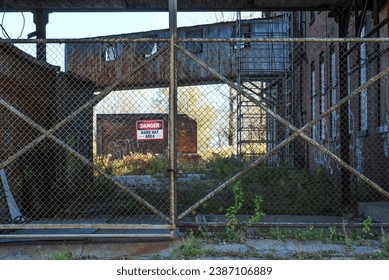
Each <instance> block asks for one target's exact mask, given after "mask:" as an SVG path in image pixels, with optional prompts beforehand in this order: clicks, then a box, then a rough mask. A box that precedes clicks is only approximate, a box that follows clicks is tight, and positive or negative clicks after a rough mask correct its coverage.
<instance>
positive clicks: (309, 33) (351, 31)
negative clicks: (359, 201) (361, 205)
mask: <svg viewBox="0 0 389 280" xmlns="http://www.w3.org/2000/svg"><path fill="white" fill-rule="evenodd" d="M388 15H389V1H387V2H386V5H384V6H383V7H382V8H381V10H380V11H379V16H380V18H381V19H384V18H385V17H387V16H388ZM303 18H304V19H305V22H306V25H305V29H304V31H302V30H300V32H302V34H299V35H301V36H303V37H308V38H310V37H318V36H320V37H323V36H325V37H330V38H331V37H332V38H334V37H335V38H336V37H338V36H339V33H338V24H337V23H336V22H335V20H334V19H333V18H331V17H329V14H328V13H327V12H321V13H318V12H306V13H305V15H304V17H303ZM372 21H373V16H372V14H368V15H367V17H366V22H365V24H364V25H362V26H363V34H360V36H361V37H363V35H364V34H365V35H366V34H368V33H369V31H370V30H371V29H372V27H373V26H374V23H373V22H372ZM388 30H389V27H388V25H387V24H386V25H384V26H383V27H382V28H381V29H379V32H378V33H375V34H373V35H372V36H377V37H384V38H385V37H387V36H388ZM299 35H297V36H299ZM355 36H356V30H355V25H354V24H351V23H350V26H349V28H348V37H355ZM347 50H348V53H347V63H345V64H343V65H341V64H340V62H339V59H340V53H339V44H338V43H333V44H331V45H330V44H315V43H308V44H307V46H306V51H305V55H304V57H303V58H304V60H306V62H304V63H302V64H301V66H300V67H301V72H302V73H309V75H305V77H300V78H297V79H296V80H295V83H296V84H301V89H302V91H301V92H302V96H301V97H300V98H301V101H302V106H301V112H304V114H303V116H304V120H303V123H307V122H308V121H310V120H311V119H313V118H314V117H315V116H314V115H313V114H314V113H315V115H316V116H318V115H319V114H320V113H321V111H322V108H321V106H322V105H321V104H322V100H323V101H324V107H325V110H326V109H328V108H329V107H330V106H331V105H332V100H331V89H332V88H334V90H335V91H336V101H339V99H340V86H341V85H340V79H339V77H340V75H346V76H345V77H346V81H348V93H350V92H352V91H354V90H355V89H357V88H358V87H359V86H360V85H361V84H363V83H364V82H365V81H363V79H364V78H363V77H362V76H361V75H362V74H361V73H362V72H363V71H366V78H365V79H366V80H369V79H370V78H372V77H373V76H375V75H376V74H378V72H380V71H382V70H383V69H385V68H387V67H388V61H389V55H388V44H382V43H380V44H378V43H366V44H360V43H357V44H355V43H349V44H348V47H347ZM362 52H364V53H365V54H363V53H362ZM332 54H334V56H333V59H335V66H334V70H333V69H331V67H332V63H333V61H332ZM361 56H366V57H365V58H363V57H362V58H361ZM321 64H323V65H324V67H323V69H324V74H321V72H322V71H323V69H321ZM296 69H297V68H296ZM332 71H335V72H334V73H335V77H336V84H335V87H334V85H333V84H331V83H332V78H331V73H332ZM312 75H314V76H315V77H314V78H313V77H312ZM307 77H308V78H307ZM323 78H324V93H323V92H322V89H321V80H322V79H323ZM312 86H313V87H314V88H315V96H314V97H312ZM388 95H389V91H388V79H387V77H386V78H384V79H382V80H381V81H380V82H379V83H376V84H375V85H373V86H371V87H369V88H368V89H367V92H366V99H362V97H361V94H360V95H359V96H358V97H355V98H353V99H352V100H351V101H350V103H349V107H348V108H349V109H348V122H347V123H343V124H341V123H340V121H339V120H340V110H337V111H336V114H335V116H332V115H329V116H328V117H326V118H325V120H324V121H323V122H319V123H318V124H317V125H316V128H315V129H313V130H311V131H310V132H309V133H310V134H312V137H313V138H314V139H315V140H316V141H318V142H319V143H321V144H322V145H323V146H325V147H326V148H328V149H329V150H331V151H332V152H334V153H335V154H336V155H338V156H339V155H340V135H339V133H340V126H341V125H347V126H348V131H349V135H348V137H349V143H348V144H349V160H350V164H351V165H352V166H353V167H354V168H356V169H357V170H358V171H360V172H362V173H363V174H364V175H366V176H367V177H368V178H370V179H372V180H373V181H375V182H376V183H378V184H379V185H381V186H382V187H385V188H389V183H388V182H387V172H388V170H389V153H388V147H389V146H388V145H389V137H388V135H389V134H388V133H389V131H388V122H389V121H388V120H389V117H388V119H386V118H387V117H386V116H387V115H388V116H389V107H388V105H387V104H388V103H389V101H388V100H389V97H388ZM322 96H324V97H322ZM322 98H324V99H322ZM313 99H314V100H313ZM313 102H315V103H313ZM313 104H314V105H313ZM363 104H365V105H363ZM363 106H365V108H363ZM363 111H365V116H364V115H362V114H363ZM322 132H323V134H322ZM306 164H307V167H308V168H310V169H317V168H323V169H324V170H327V171H330V173H331V174H332V175H334V176H336V174H339V172H340V166H339V164H337V163H335V162H334V161H333V160H330V159H329V158H328V157H327V156H325V155H323V154H322V153H321V152H319V151H318V150H317V149H315V148H313V147H312V146H310V147H309V152H308V154H307V156H306Z"/></svg>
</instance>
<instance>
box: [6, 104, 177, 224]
mask: <svg viewBox="0 0 389 280" xmlns="http://www.w3.org/2000/svg"><path fill="white" fill-rule="evenodd" d="M0 104H1V105H3V106H4V107H5V108H7V109H8V110H9V111H11V112H12V113H13V114H15V115H16V116H17V117H19V118H21V119H22V120H24V121H25V122H26V123H27V124H29V125H30V126H32V127H33V128H35V129H37V130H38V131H39V132H41V133H42V134H43V135H44V136H45V137H47V138H49V139H50V140H52V141H54V142H55V143H57V144H58V145H60V146H61V147H62V148H63V149H65V150H66V151H67V152H68V153H69V154H71V155H73V156H75V157H77V158H78V159H79V160H80V161H82V162H83V163H84V164H86V165H87V166H89V167H91V168H93V169H94V170H96V171H97V172H99V173H100V174H101V175H103V176H104V177H105V178H107V179H109V180H112V181H113V183H114V184H115V185H116V186H117V187H118V188H120V189H122V190H123V191H125V192H127V193H128V194H130V195H131V196H132V197H133V198H134V199H135V200H137V201H138V202H139V203H141V204H143V205H144V206H146V207H147V208H149V209H150V210H151V211H153V212H154V213H155V214H157V215H158V216H159V217H161V218H162V219H164V220H166V221H170V218H169V217H167V216H166V215H165V214H163V213H162V212H161V211H159V210H158V209H156V208H155V207H154V206H153V205H151V204H150V203H148V202H147V201H146V200H144V199H143V198H142V197H140V196H139V195H137V194H136V193H134V192H133V191H131V190H130V189H129V188H127V187H125V186H124V185H122V184H121V183H119V182H118V181H116V180H114V179H113V178H112V176H111V175H110V174H108V173H107V172H106V171H105V170H103V169H102V168H100V167H98V166H97V165H95V164H94V163H93V162H91V161H90V160H88V159H87V158H86V157H84V156H83V155H81V154H79V153H78V152H77V151H76V150H74V149H73V148H71V147H69V146H68V145H67V144H66V143H65V142H63V141H62V140H60V139H58V138H57V137H55V136H54V135H53V134H52V133H50V132H49V131H48V130H46V129H45V128H43V127H42V126H40V125H39V124H37V123H36V122H35V121H33V120H32V119H30V118H29V117H27V116H25V115H24V114H23V113H21V112H20V111H18V110H17V109H16V108H14V107H13V106H12V105H11V104H9V103H8V102H6V101H4V100H3V99H0Z"/></svg>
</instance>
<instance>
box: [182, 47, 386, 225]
mask: <svg viewBox="0 0 389 280" xmlns="http://www.w3.org/2000/svg"><path fill="white" fill-rule="evenodd" d="M176 48H177V49H179V50H180V51H181V52H183V53H184V54H186V55H187V56H189V57H190V58H192V59H193V60H194V61H195V62H197V63H198V64H199V65H200V66H202V67H203V68H205V69H206V70H208V71H210V72H211V73H212V74H213V75H215V76H216V77H217V78H218V79H220V80H221V81H223V82H224V83H226V84H227V85H229V86H230V87H232V88H234V89H235V90H236V91H239V92H241V93H242V95H244V96H245V97H246V98H248V99H249V100H250V101H252V102H253V103H255V104H257V105H258V106H260V107H261V108H262V109H263V110H264V111H266V112H267V113H269V114H270V115H271V116H272V117H274V118H275V119H276V120H278V121H279V122H281V123H282V124H284V125H285V126H287V127H288V128H290V129H291V130H293V131H295V132H294V133H293V134H292V135H291V136H290V137H289V138H287V139H286V140H284V141H282V142H281V143H280V144H279V145H277V146H276V147H275V148H274V149H273V150H271V151H270V152H268V153H266V154H265V155H262V156H260V157H259V158H258V159H257V160H255V161H254V162H253V163H251V164H250V165H248V166H247V167H246V168H244V169H243V170H242V171H240V172H239V173H237V174H236V175H235V176H233V177H231V178H230V179H228V180H227V181H226V182H224V183H223V184H221V185H220V186H219V187H217V188H216V189H215V190H214V191H213V192H211V193H210V194H208V195H207V196H205V197H204V198H203V199H201V200H200V201H198V202H197V203H196V204H194V205H193V206H191V207H190V208H188V209H187V210H185V211H184V212H183V213H181V214H180V215H179V216H178V219H182V218H183V217H185V216H186V215H188V214H189V213H190V212H192V211H193V210H195V209H196V208H198V207H199V206H200V205H202V204H203V203H204V202H206V201H207V200H209V199H210V198H212V197H213V196H214V195H216V194H217V193H218V192H220V191H222V190H223V189H224V188H226V187H227V186H229V185H231V184H233V183H235V182H236V181H237V180H239V178H241V177H242V176H243V175H245V174H246V173H247V172H249V171H250V170H251V169H253V168H254V167H255V166H257V165H258V164H259V163H261V162H263V161H265V160H267V159H268V158H269V157H270V156H271V155H273V154H274V153H275V152H278V150H280V149H281V148H282V147H283V146H285V145H286V144H288V143H289V142H291V141H292V140H294V139H295V138H297V137H298V136H300V137H302V138H303V139H305V140H306V141H307V142H308V143H310V144H311V145H313V146H315V147H317V148H318V149H319V150H321V151H322V152H323V153H325V154H326V155H328V156H329V157H330V158H332V159H334V160H335V161H337V162H338V163H340V164H341V165H342V166H344V167H345V168H347V169H348V170H349V171H350V172H351V173H353V174H354V175H356V176H358V177H360V178H361V179H362V180H363V181H365V182H366V183H368V184H369V185H370V186H372V187H373V188H374V189H376V190H377V191H378V192H379V193H381V194H382V195H384V196H385V197H387V198H389V193H388V192H386V191H385V190H383V189H382V188H381V187H379V186H378V185H377V184H376V183H374V182H373V181H371V180H370V179H368V178H367V177H366V176H364V175H363V174H361V173H360V172H358V171H357V170H355V169H354V168H352V167H351V166H350V165H348V164H346V163H344V162H343V161H342V160H341V159H340V158H338V157H337V156H336V155H335V154H333V153H332V152H331V151H329V150H328V149H326V148H325V147H323V146H322V145H320V144H319V143H317V142H316V141H314V140H313V139H312V138H310V137H309V136H307V135H306V134H304V133H303V131H305V130H307V129H309V128H310V127H311V126H312V125H314V124H315V123H317V122H319V121H320V120H321V119H322V118H323V117H325V116H327V115H330V114H331V112H332V111H334V110H336V109H338V108H339V107H340V106H341V105H343V104H345V103H346V102H347V101H348V100H349V99H350V98H352V97H354V96H355V95H357V94H359V93H360V92H362V91H363V90H364V89H365V88H367V87H368V86H370V85H371V84H373V83H375V82H376V81H378V80H379V79H381V78H382V77H383V76H385V75H386V74H388V73H389V69H385V70H384V71H382V72H380V73H379V74H377V75H376V76H374V77H373V78H371V79H370V80H369V81H368V82H366V83H365V84H364V85H362V86H360V87H359V88H357V89H356V90H355V91H353V92H352V93H351V94H350V95H349V96H346V97H345V98H343V99H342V100H341V101H339V102H338V103H337V104H335V105H334V106H332V107H331V108H329V109H328V110H326V111H325V112H324V113H322V114H320V115H319V116H318V117H317V118H315V119H314V120H312V121H310V122H308V123H307V124H306V125H305V126H303V127H302V128H301V129H298V128H296V127H295V126H293V125H292V124H290V123H289V122H288V121H286V120H285V119H284V118H282V117H281V116H279V115H278V114H276V113H274V112H273V111H272V110H270V109H269V108H267V107H265V106H264V105H263V104H261V103H260V102H258V100H256V99H255V98H253V97H251V96H250V95H248V94H247V93H246V92H244V91H243V90H242V89H240V88H239V87H238V86H236V85H235V84H234V83H233V82H231V81H230V80H228V79H227V78H225V77H224V76H222V75H221V74H219V73H218V72H217V71H216V70H214V69H212V68H211V67H209V66H208V65H206V64H205V63H204V62H203V61H201V60H200V59H198V58H197V57H196V56H194V55H193V54H191V53H190V52H188V51H187V50H186V49H185V48H183V47H181V46H178V45H176Z"/></svg>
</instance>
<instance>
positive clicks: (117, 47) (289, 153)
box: [0, 36, 389, 238]
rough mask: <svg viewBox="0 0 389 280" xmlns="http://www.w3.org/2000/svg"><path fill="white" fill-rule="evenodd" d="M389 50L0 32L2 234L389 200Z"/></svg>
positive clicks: (109, 232) (137, 232) (321, 43)
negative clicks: (7, 35) (38, 52)
mask: <svg viewBox="0 0 389 280" xmlns="http://www.w3.org/2000/svg"><path fill="white" fill-rule="evenodd" d="M388 44H389V41H388V39H288V38H254V36H253V37H251V38H247V37H246V38H243V39H242V38H241V39H240V38H233V39H231V38H229V39H177V38H176V37H174V36H173V37H172V38H171V39H156V38H148V39H136V38H115V39H93V40H38V41H34V40H15V41H12V40H2V41H1V42H0V69H1V70H0V71H1V72H0V79H1V83H0V84H1V93H0V94H1V95H0V116H1V118H0V119H1V126H0V127H1V128H0V132H1V133H0V134H1V145H0V150H1V153H0V157H1V158H0V170H1V173H0V175H1V179H2V189H1V192H0V231H1V235H0V237H1V238H79V237H173V236H174V230H175V229H176V226H177V225H181V224H182V225H185V224H187V223H192V224H193V223H195V224H201V221H202V219H204V217H205V218H206V219H208V221H209V220H210V219H212V221H215V222H222V223H223V222H225V215H226V213H228V212H229V211H231V209H233V210H234V211H235V212H236V214H237V215H242V217H246V218H248V219H249V217H250V216H252V215H255V213H256V212H258V211H259V209H261V211H263V212H265V213H266V214H268V215H337V216H339V215H343V214H344V213H349V214H350V213H351V214H352V215H357V212H358V209H357V207H358V203H359V202H367V201H380V200H387V199H388V198H389V193H388V191H389V185H388V170H389V152H388V151H389V148H388V147H389V138H388V125H389V123H388V122H389V115H388V113H387V112H388V107H387V106H388V88H389V87H388V84H389V83H388V72H389V68H388V65H387V61H388V60H387V58H388V52H387V50H388ZM36 45H38V46H44V47H45V48H46V50H47V51H46V53H47V61H42V60H39V59H36V58H35V57H34V56H35V47H36ZM238 134H239V137H238ZM237 147H239V148H237ZM206 216H207V217H206Z"/></svg>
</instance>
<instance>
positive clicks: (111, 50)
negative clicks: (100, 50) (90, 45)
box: [103, 44, 118, 61]
mask: <svg viewBox="0 0 389 280" xmlns="http://www.w3.org/2000/svg"><path fill="white" fill-rule="evenodd" d="M117 57H118V52H117V46H116V44H109V45H107V46H105V49H104V54H103V59H104V61H114V60H116V59H117Z"/></svg>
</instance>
